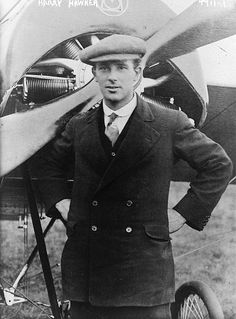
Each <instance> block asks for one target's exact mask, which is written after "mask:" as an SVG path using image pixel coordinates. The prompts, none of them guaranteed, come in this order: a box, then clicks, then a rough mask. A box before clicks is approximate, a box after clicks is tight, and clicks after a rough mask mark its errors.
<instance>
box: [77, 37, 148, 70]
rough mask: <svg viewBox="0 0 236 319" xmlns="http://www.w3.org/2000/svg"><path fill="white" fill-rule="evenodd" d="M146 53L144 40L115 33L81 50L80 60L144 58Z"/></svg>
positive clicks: (85, 61) (89, 61) (92, 61)
mask: <svg viewBox="0 0 236 319" xmlns="http://www.w3.org/2000/svg"><path fill="white" fill-rule="evenodd" d="M145 53H146V43H145V41H144V40H142V39H140V38H137V37H133V36H130V35H122V34H113V35H111V36H108V37H106V38H104V39H102V40H101V41H99V42H97V43H96V44H94V45H90V46H88V47H87V48H85V49H84V50H82V51H80V54H79V56H80V60H81V61H82V62H84V63H87V64H91V65H93V64H94V63H96V62H100V61H101V62H102V61H111V60H126V59H136V58H142V57H143V56H144V54H145Z"/></svg>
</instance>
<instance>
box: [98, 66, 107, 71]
mask: <svg viewBox="0 0 236 319" xmlns="http://www.w3.org/2000/svg"><path fill="white" fill-rule="evenodd" d="M99 70H102V71H104V70H107V67H106V66H105V65H102V66H100V67H99Z"/></svg>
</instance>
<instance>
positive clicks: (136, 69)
mask: <svg viewBox="0 0 236 319" xmlns="http://www.w3.org/2000/svg"><path fill="white" fill-rule="evenodd" d="M134 71H135V74H136V78H135V79H134V82H137V80H138V79H139V78H140V76H141V73H142V67H141V65H139V66H137V67H136V68H135V69H134Z"/></svg>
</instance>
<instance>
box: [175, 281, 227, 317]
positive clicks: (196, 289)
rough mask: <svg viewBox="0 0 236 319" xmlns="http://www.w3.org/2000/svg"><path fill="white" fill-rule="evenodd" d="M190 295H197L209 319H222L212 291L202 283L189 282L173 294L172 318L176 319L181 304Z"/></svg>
mask: <svg viewBox="0 0 236 319" xmlns="http://www.w3.org/2000/svg"><path fill="white" fill-rule="evenodd" d="M191 294H196V295H198V296H199V297H200V298H201V299H202V301H203V302H204V305H205V307H206V309H207V310H208V313H209V317H210V319H224V314H223V311H222V308H221V305H220V303H219V301H218V299H217V297H216V295H215V293H214V292H213V291H212V289H211V288H210V287H209V286H208V285H206V284H205V283H204V282H202V281H189V282H186V283H184V284H183V285H182V286H180V287H179V288H178V289H177V291H176V293H175V303H174V304H172V306H171V310H172V318H173V319H178V313H179V310H180V306H181V304H183V303H184V300H185V299H186V298H187V297H188V296H189V295H191Z"/></svg>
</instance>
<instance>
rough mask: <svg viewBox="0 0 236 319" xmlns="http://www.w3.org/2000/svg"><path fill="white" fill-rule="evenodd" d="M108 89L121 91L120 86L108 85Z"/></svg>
mask: <svg viewBox="0 0 236 319" xmlns="http://www.w3.org/2000/svg"><path fill="white" fill-rule="evenodd" d="M106 89H108V90H117V89H119V86H111V85H108V86H106Z"/></svg>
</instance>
